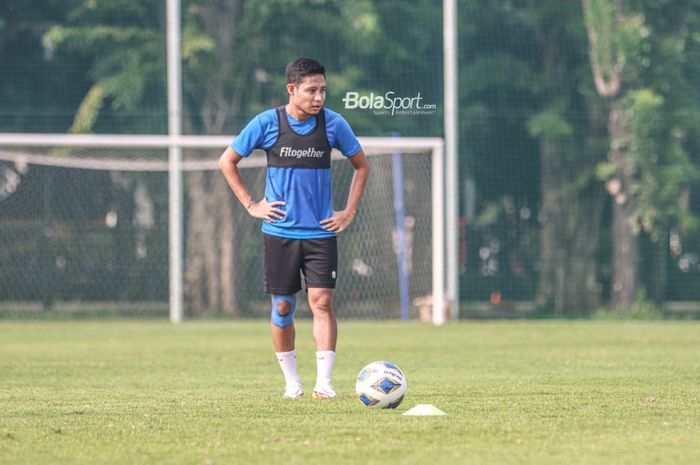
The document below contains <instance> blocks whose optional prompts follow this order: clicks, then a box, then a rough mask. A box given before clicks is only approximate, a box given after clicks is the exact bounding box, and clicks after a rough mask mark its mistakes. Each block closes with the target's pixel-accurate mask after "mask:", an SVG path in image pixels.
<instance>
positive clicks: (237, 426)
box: [0, 321, 700, 465]
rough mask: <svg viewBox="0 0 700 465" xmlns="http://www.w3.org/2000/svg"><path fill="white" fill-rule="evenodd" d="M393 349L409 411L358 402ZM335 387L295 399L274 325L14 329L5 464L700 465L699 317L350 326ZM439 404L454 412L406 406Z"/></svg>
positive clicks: (344, 328) (2, 360)
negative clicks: (287, 388)
mask: <svg viewBox="0 0 700 465" xmlns="http://www.w3.org/2000/svg"><path fill="white" fill-rule="evenodd" d="M297 333H298V335H297V338H298V344H297V352H298V361H299V371H300V375H301V376H302V379H303V380H304V381H305V383H306V388H307V390H310V389H311V388H312V387H313V381H314V378H315V358H314V349H313V344H312V342H311V326H310V324H309V322H308V321H302V322H300V323H298V325H297ZM382 359H383V360H391V361H393V362H395V363H397V364H398V365H399V366H400V367H401V368H402V369H403V371H404V372H405V373H406V374H407V376H408V379H409V391H408V395H407V397H406V399H405V401H404V403H403V404H402V405H401V406H400V407H399V409H398V410H396V411H372V410H368V409H366V408H364V407H363V406H362V405H361V404H360V403H359V401H357V400H356V399H355V396H354V378H355V376H356V374H357V372H358V371H359V370H360V369H361V368H362V366H364V365H365V364H366V363H367V362H369V361H372V360H382ZM334 383H335V385H336V388H337V389H338V391H339V393H340V398H339V399H338V400H336V401H317V400H314V399H312V398H311V396H308V395H307V396H305V397H304V398H303V399H301V400H300V401H296V402H293V401H284V400H283V399H282V398H281V393H282V388H283V379H282V375H281V373H280V372H279V369H278V367H277V362H276V360H275V358H274V355H273V350H272V346H271V342H270V340H269V335H268V326H267V323H266V322H262V321H260V322H258V321H255V322H250V321H246V322H187V323H184V324H182V325H179V326H171V325H170V324H169V323H167V322H162V321H158V322H156V321H146V322H143V321H126V322H124V321H113V322H110V321H99V322H91V321H80V322H70V321H58V322H48V321H43V322H17V321H13V322H0V463H1V464H3V465H12V464H49V463H50V464H106V463H110V464H154V463H163V464H187V463H189V464H275V463H280V464H330V463H338V464H356V463H357V464H386V463H395V464H429V465H436V464H458V463H475V464H521V463H522V464H526V463H528V464H530V463H532V464H535V463H536V464H562V463H566V464H601V463H616V464H617V463H619V464H652V463H653V464H666V463H668V464H680V463H684V464H691V463H700V441H698V438H700V324H697V323H673V322H653V323H651V322H650V323H644V322H639V323H624V322H571V323H562V322H526V323H472V322H463V323H459V324H450V325H446V326H444V327H440V328H437V327H432V326H424V325H419V324H416V323H411V324H402V323H399V322H341V323H340V339H339V347H338V357H337V361H336V368H335V370H334ZM426 403H427V404H434V405H436V406H438V407H439V408H441V409H442V410H444V411H445V412H447V413H448V416H446V417H405V416H402V415H401V414H402V413H403V412H404V411H406V410H407V409H408V408H410V407H412V406H414V405H416V404H426Z"/></svg>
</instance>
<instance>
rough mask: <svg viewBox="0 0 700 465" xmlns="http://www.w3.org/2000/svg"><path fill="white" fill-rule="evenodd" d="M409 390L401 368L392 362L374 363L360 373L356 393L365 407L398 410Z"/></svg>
mask: <svg viewBox="0 0 700 465" xmlns="http://www.w3.org/2000/svg"><path fill="white" fill-rule="evenodd" d="M407 390H408V380H407V379H406V375H404V374H403V371H401V368H399V367H397V366H396V365H394V364H393V363H390V362H372V363H370V364H369V365H367V366H366V367H364V368H363V369H362V371H360V374H359V375H357V382H356V383H355V392H356V393H357V397H358V399H360V402H362V403H363V404H364V405H365V407H372V408H396V407H398V406H399V404H400V403H401V401H402V400H403V397H404V395H406V391H407Z"/></svg>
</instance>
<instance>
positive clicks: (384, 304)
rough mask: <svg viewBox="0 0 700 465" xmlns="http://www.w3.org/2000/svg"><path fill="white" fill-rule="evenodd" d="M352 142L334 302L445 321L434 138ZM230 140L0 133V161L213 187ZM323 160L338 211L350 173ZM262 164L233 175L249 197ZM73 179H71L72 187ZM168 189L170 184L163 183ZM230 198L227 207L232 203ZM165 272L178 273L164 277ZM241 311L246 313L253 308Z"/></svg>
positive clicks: (362, 310) (438, 151) (258, 188)
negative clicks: (358, 165)
mask: <svg viewBox="0 0 700 465" xmlns="http://www.w3.org/2000/svg"><path fill="white" fill-rule="evenodd" d="M359 139H360V143H361V144H362V146H363V149H364V150H365V153H366V154H367V156H368V159H369V160H370V163H371V165H372V167H373V172H372V175H371V176H370V184H369V185H368V186H367V190H366V193H365V198H364V199H363V205H362V206H361V208H364V210H363V211H361V212H358V216H357V218H356V221H355V223H357V224H355V223H354V224H353V226H352V227H351V228H350V230H349V231H348V232H346V233H344V235H343V238H344V237H345V234H347V240H345V239H341V246H340V248H341V250H339V253H340V255H341V257H343V258H344V260H345V261H347V262H349V263H348V271H347V273H346V274H348V275H350V276H349V278H348V281H349V284H350V286H349V287H350V288H351V289H345V290H341V291H339V294H341V295H344V294H342V293H343V292H346V293H347V295H346V296H345V298H344V300H347V301H349V302H350V301H352V302H354V304H353V305H354V308H348V309H347V310H346V311H345V316H347V317H350V318H367V317H370V318H377V317H378V318H386V317H390V318H391V317H401V318H405V319H407V318H409V317H416V312H415V308H414V307H413V306H411V304H412V303H413V304H415V303H416V301H418V300H422V301H423V305H425V302H426V300H429V301H430V305H431V307H432V310H433V311H432V314H431V316H430V318H431V319H432V322H433V323H434V324H438V325H439V324H442V323H443V322H444V321H445V319H446V317H447V318H449V317H450V316H451V315H445V313H444V312H445V310H446V307H447V306H446V305H445V295H446V293H445V287H446V279H445V276H446V256H445V247H446V244H445V229H444V227H445V226H444V225H445V222H446V218H445V215H444V211H445V194H446V193H445V173H444V162H443V148H444V144H443V140H442V139H441V138H414V137H386V138H384V137H360V138H359ZM230 142H231V138H230V137H218V136H160V135H60V134H0V162H5V163H4V164H5V165H6V166H10V167H12V166H14V168H15V169H16V170H17V171H18V172H20V171H22V170H23V169H24V170H25V171H26V169H27V168H26V167H30V169H31V167H32V166H40V167H45V168H47V169H48V168H49V167H54V168H56V169H62V170H93V171H102V172H118V173H162V174H163V175H166V174H167V175H168V177H169V178H170V179H171V180H172V179H173V177H179V176H182V175H184V176H189V175H190V174H191V173H197V172H214V174H213V177H212V179H214V180H216V181H215V182H225V181H224V179H223V176H218V174H219V173H216V171H218V154H220V153H221V152H222V151H223V149H224V148H225V147H226V146H227V145H228V144H229V143H230ZM173 148H175V149H176V150H178V151H180V153H181V154H183V156H182V160H181V161H179V163H178V164H179V165H180V166H179V167H180V171H179V172H177V171H175V172H173V166H177V164H176V165H173V164H172V162H171V159H170V157H169V156H168V154H169V153H170V152H171V150H172V149H173ZM333 160H334V162H333V163H334V165H333V172H334V204H336V205H340V203H341V202H342V201H344V198H343V196H344V195H345V193H344V192H343V186H349V178H350V177H351V176H352V170H351V168H350V167H349V166H350V164H349V163H347V161H345V160H344V157H342V156H341V155H340V154H338V153H334V157H333ZM8 162H9V163H8ZM265 165H266V158H265V156H264V155H261V154H254V155H253V156H251V157H250V158H249V159H246V160H245V161H244V162H242V163H241V169H242V172H248V173H249V175H250V177H251V181H250V182H251V186H250V187H251V191H255V195H261V194H262V189H263V187H262V186H264V175H263V176H262V177H261V176H260V175H259V174H260V173H263V174H264V168H265ZM22 167H24V168H22ZM175 169H177V168H175ZM336 172H337V173H338V174H337V175H336ZM77 173H78V172H77V171H76V175H75V176H74V178H75V179H76V180H80V179H81V177H80V176H79V175H78V174H77ZM253 173H258V174H256V175H253ZM392 181H393V182H392ZM0 183H1V181H0ZM256 183H257V184H256ZM168 185H169V186H170V187H172V182H168ZM337 186H338V187H337ZM336 190H338V191H339V192H337V193H336V192H335V191H336ZM335 194H337V197H338V198H337V199H336V198H335ZM168 198H169V201H168V205H169V206H168V211H169V214H168V219H169V221H173V220H177V221H176V222H175V223H172V222H171V223H170V225H169V226H168V230H169V231H170V232H169V234H170V235H172V234H173V233H174V231H172V229H173V228H176V229H178V233H179V232H181V231H183V230H184V224H183V219H182V218H183V214H182V213H180V214H179V215H177V214H176V215H173V211H175V213H177V211H180V212H185V208H184V206H183V204H182V200H183V195H182V191H181V190H180V191H179V192H178V189H172V188H169V190H168ZM232 199H233V200H232V201H233V202H235V198H232ZM10 200H11V198H10V199H7V200H5V201H10ZM236 207H237V206H236ZM236 207H234V208H233V210H234V211H236V212H237V213H236V214H240V215H241V216H237V217H236V218H235V222H236V223H237V224H240V225H242V224H246V225H248V224H250V226H246V227H247V228H249V229H250V230H251V231H254V230H257V229H258V228H259V225H258V224H256V223H255V222H250V219H249V218H245V216H247V214H246V213H245V212H244V211H242V209H240V208H236ZM185 213H187V212H185ZM243 215H244V216H243ZM184 216H186V215H184ZM178 218H179V219H178ZM175 225H177V226H178V227H176V226H175ZM353 230H354V232H353ZM246 234H248V233H246ZM250 234H254V233H250ZM180 240H182V239H180ZM342 241H345V243H344V244H343V242H342ZM170 243H171V244H172V236H171V241H170ZM175 250H176V249H175V248H173V247H171V248H170V251H169V253H168V255H169V265H168V267H167V268H168V275H169V276H170V279H169V283H170V286H169V289H170V290H169V292H170V298H169V300H170V305H169V308H170V319H171V321H173V322H174V323H177V322H179V321H181V320H182V318H183V310H182V309H183V306H182V290H181V289H182V287H181V286H182V281H181V279H182V278H177V279H176V280H177V281H178V282H177V283H175V284H176V285H173V277H181V276H183V269H182V267H183V261H182V259H183V258H184V257H183V256H173V254H176V252H175ZM180 250H181V249H180ZM177 255H179V254H177ZM251 263H253V262H251ZM251 266H252V265H251ZM173 267H179V269H176V270H173ZM163 271H165V270H163ZM257 278H259V277H257ZM348 281H346V283H347V282H348ZM237 283H238V286H239V287H241V288H246V287H254V286H255V284H254V281H251V282H250V283H248V282H246V281H240V282H238V281H237ZM343 286H344V285H341V286H340V287H341V288H342V287H343ZM239 298H244V297H239ZM255 298H256V297H255V296H253V297H250V298H249V300H251V301H253V300H255ZM173 302H175V303H173ZM245 302H246V303H248V301H247V300H246V301H245ZM409 307H410V308H409ZM250 312H252V313H250V314H253V315H254V314H255V313H254V312H255V310H254V309H253V310H250ZM341 316H342V314H341ZM423 317H424V315H423Z"/></svg>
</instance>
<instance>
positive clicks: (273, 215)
mask: <svg viewBox="0 0 700 465" xmlns="http://www.w3.org/2000/svg"><path fill="white" fill-rule="evenodd" d="M282 205H285V203H284V202H283V201H281V200H276V201H274V202H270V203H268V202H267V200H265V198H263V199H262V200H261V201H260V202H254V203H252V204H251V205H250V206H249V207H248V213H249V214H250V216H252V217H253V218H260V219H263V220H267V221H270V222H272V223H274V222H275V221H276V220H281V219H283V218H284V215H286V212H285V211H284V210H282V209H281V208H276V207H279V206H282Z"/></svg>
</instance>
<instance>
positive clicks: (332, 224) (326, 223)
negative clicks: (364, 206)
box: [321, 210, 355, 234]
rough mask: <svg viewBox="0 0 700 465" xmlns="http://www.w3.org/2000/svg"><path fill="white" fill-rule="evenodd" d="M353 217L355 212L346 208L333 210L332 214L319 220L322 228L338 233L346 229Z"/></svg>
mask: <svg viewBox="0 0 700 465" xmlns="http://www.w3.org/2000/svg"><path fill="white" fill-rule="evenodd" d="M354 217H355V214H354V213H350V212H349V211H347V210H340V211H334V212H333V216H331V217H330V218H326V219H325V220H321V225H322V226H323V229H325V230H327V231H331V232H334V233H336V234H339V233H341V232H343V231H345V230H346V229H348V226H350V223H352V219H353V218H354Z"/></svg>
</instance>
